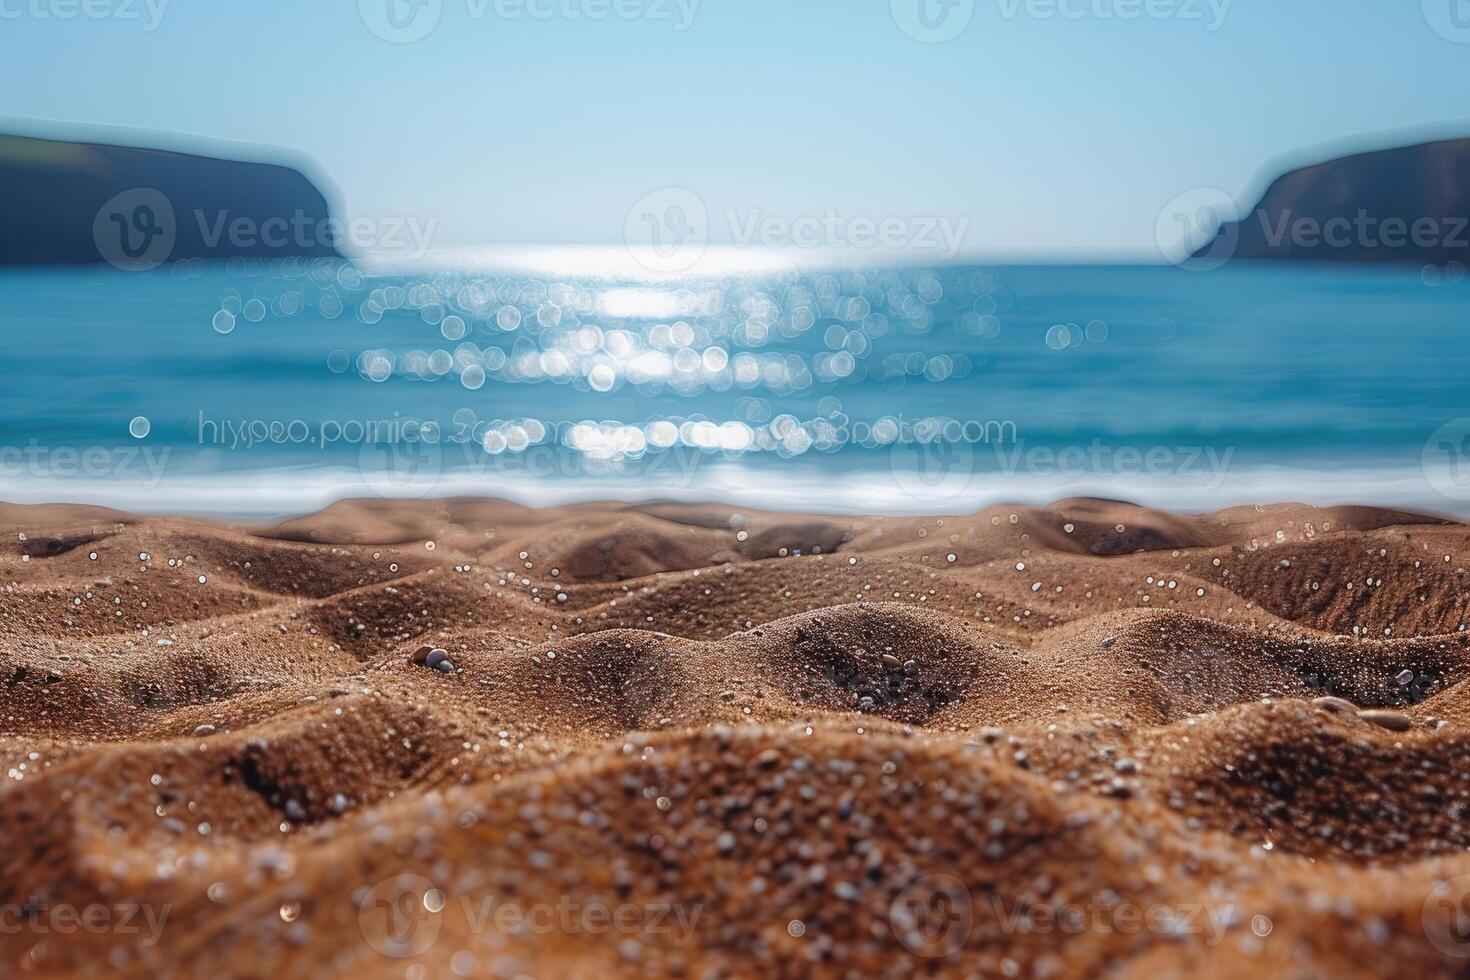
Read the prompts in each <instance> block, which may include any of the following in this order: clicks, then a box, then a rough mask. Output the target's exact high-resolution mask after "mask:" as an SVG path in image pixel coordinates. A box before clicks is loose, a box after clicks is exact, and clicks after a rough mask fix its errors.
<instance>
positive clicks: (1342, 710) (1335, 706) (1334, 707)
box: [1312, 695, 1358, 715]
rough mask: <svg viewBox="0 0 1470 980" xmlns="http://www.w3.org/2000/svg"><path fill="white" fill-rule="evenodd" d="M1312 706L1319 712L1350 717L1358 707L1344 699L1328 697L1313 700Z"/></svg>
mask: <svg viewBox="0 0 1470 980" xmlns="http://www.w3.org/2000/svg"><path fill="white" fill-rule="evenodd" d="M1312 705H1313V706H1314V707H1316V708H1317V709H1319V710H1321V711H1326V712H1329V713H1330V714H1334V715H1350V714H1352V713H1353V712H1355V711H1357V710H1358V706H1357V705H1355V704H1353V703H1352V702H1351V701H1348V700H1347V699H1345V698H1335V697H1332V696H1330V695H1329V696H1327V697H1322V698H1313V699H1312Z"/></svg>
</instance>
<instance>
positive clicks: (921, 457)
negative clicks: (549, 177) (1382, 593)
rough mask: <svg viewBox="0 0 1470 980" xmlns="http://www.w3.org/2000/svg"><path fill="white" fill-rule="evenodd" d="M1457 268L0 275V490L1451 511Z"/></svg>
mask: <svg viewBox="0 0 1470 980" xmlns="http://www.w3.org/2000/svg"><path fill="white" fill-rule="evenodd" d="M1467 334H1470V281H1467V280H1466V278H1465V277H1464V276H1463V275H1462V274H1461V273H1460V272H1458V271H1457V270H1448V271H1443V270H1437V269H1419V268H1415V267H1404V268H1399V267H1389V268H1378V267H1368V266H1364V267H1345V266H1325V265H1296V264H1287V263H1233V264H1231V265H1228V266H1225V267H1223V268H1219V269H1213V270H1209V271H1190V270H1186V269H1179V268H1173V267H1155V266H1006V265H997V266H954V265H951V266H941V267H927V268H925V267H897V268H879V267H851V266H849V267H838V268H830V269H829V268H812V267H802V268H798V267H782V268H775V269H763V270H757V271H744V272H738V273H737V272H731V273H726V274H718V275H715V274H711V275H694V276H685V277H680V278H670V277H662V276H655V275H652V274H650V275H647V276H638V275H630V274H628V273H627V272H626V271H625V270H624V271H620V272H617V273H612V272H607V273H599V271H598V269H597V264H596V263H595V262H593V263H590V264H589V263H585V262H584V263H581V264H579V266H578V268H577V271H576V273H575V274H561V275H558V274H554V270H548V269H545V268H542V269H539V270H536V271H528V270H526V269H495V268H486V267H477V266H475V265H474V264H473V263H468V264H467V263H446V264H445V265H443V266H442V267H431V268H422V267H421V268H416V269H413V270H403V269H399V270H397V271H390V270H384V269H379V268H375V267H373V266H372V265H371V264H367V263H352V262H348V261H343V260H335V259H319V260H294V259H285V260H277V261H273V262H269V263H265V262H260V261H248V262H247V261H240V260H233V261H231V262H228V263H220V264H209V263H203V262H199V261H194V262H180V263H175V264H173V265H170V266H165V267H161V268H158V269H155V270H152V271H151V272H148V273H134V272H124V271H119V270H114V269H111V268H109V267H105V266H104V267H86V268H22V269H13V270H8V271H4V272H0V363H3V365H4V368H5V371H4V375H3V385H0V499H6V500H12V501H25V502H37V501H78V502H94V503H102V504H109V505H113V506H118V507H122V508H125V509H131V510H145V511H183V512H198V513H210V514H232V515H238V516H249V517H264V516H269V515H277V514H286V513H292V512H300V511H306V510H311V509H314V508H316V507H319V506H322V505H324V504H326V503H328V502H330V501H331V500H334V499H338V498H341V497H346V496H369V497H371V496H385V497H436V496H458V495H470V494H485V495H495V496H502V497H506V498H509V499H512V500H517V501H521V502H524V503H528V504H552V503H561V502H568V501H574V500H584V499H597V498H617V499H628V500H649V499H683V500H720V501H726V502H729V503H733V504H737V505H741V506H751V507H767V508H793V509H804V510H827V511H849V512H930V513H956V512H965V511H971V510H975V509H978V508H982V507H984V506H988V505H990V504H994V503H999V502H1016V503H1047V502H1049V501H1051V500H1054V499H1057V498H1060V497H1066V496H1076V495H1095V496H1096V495H1100V496H1108V497H1114V498H1122V499H1128V500H1133V501H1137V502H1140V503H1145V504H1150V505H1159V506H1168V507H1175V508H1180V509H1190V510H1202V509H1207V508H1215V507H1221V506H1226V505H1234V504H1247V503H1260V502H1275V501H1281V500H1304V501H1309V502H1316V503H1332V502H1356V503H1374V504H1389V505H1400V506H1412V507H1419V508H1426V509H1430V510H1435V511H1442V512H1450V513H1467V512H1470V345H1467V342H1466V337H1467Z"/></svg>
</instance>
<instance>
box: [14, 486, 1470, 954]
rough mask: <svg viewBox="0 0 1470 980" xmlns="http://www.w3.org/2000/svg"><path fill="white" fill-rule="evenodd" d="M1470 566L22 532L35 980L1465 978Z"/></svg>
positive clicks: (1425, 523)
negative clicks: (91, 979)
mask: <svg viewBox="0 0 1470 980" xmlns="http://www.w3.org/2000/svg"><path fill="white" fill-rule="evenodd" d="M1467 564H1470V529H1467V528H1466V527H1465V526H1463V525H1460V524H1456V523H1450V522H1447V521H1444V520H1442V519H1439V518H1435V517H1431V516H1421V515H1414V514H1407V513H1400V512H1392V511H1385V510H1380V509H1372V508H1353V507H1339V508H1329V509H1318V508H1311V507H1307V506H1302V505H1279V506H1265V507H1257V508H1240V509H1234V510H1229V511H1223V512H1220V513H1215V514H1209V515H1202V516H1179V515H1171V514H1165V513H1160V512H1157V511H1150V510H1144V509H1140V508H1136V507H1132V506H1129V505H1127V504H1123V503H1114V502H1106V501H1096V500H1069V501H1062V502H1059V503H1057V504H1054V505H1053V506H1051V507H1049V508H1045V509H1033V508H1021V507H999V508H992V509H990V510H987V511H984V512H982V513H979V514H975V515H970V516H965V517H947V518H942V519H941V518H891V517H890V518H856V519H854V518H846V517H844V518H829V517H819V516H802V515H789V514H776V513H757V512H750V511H744V512H736V511H733V510H731V509H729V508H724V507H717V506H700V507H696V506H687V505H673V504H669V505H654V506H643V507H627V506H622V505H589V506H577V507H563V508H554V509H548V510H529V509H525V508H522V507H518V506H515V505H512V504H507V503H502V502H497V501H488V500H459V501H439V502H384V501H356V502H344V503H341V504H338V505H335V506H333V507H331V508H328V509H327V510H325V511H323V512H321V513H319V514H316V515H313V516H310V517H304V518H301V519H299V520H294V521H289V522H286V523H283V524H280V525H277V526H274V527H268V528H261V527H243V526H230V525H224V524H217V523H208V522H202V521H195V520H183V519H157V518H137V517H133V516H130V515H127V514H123V513H119V512H113V511H107V510H104V509H99V508H86V507H70V506H46V507H24V506H15V505H0V580H3V583H4V589H5V593H4V601H3V603H0V685H3V688H0V690H3V695H0V697H3V711H0V733H3V734H0V769H3V770H4V771H5V772H6V773H7V778H6V779H5V780H4V782H3V784H0V785H3V790H0V839H3V840H4V841H5V846H4V847H3V848H0V861H3V875H0V975H5V976H9V975H37V976H49V975H57V976H66V975H91V976H98V975H115V974H123V975H139V976H143V975H147V976H188V977H195V976H253V977H271V978H286V977H323V976H344V975H351V976H354V977H406V978H418V977H422V978H429V977H452V976H457V975H464V976H505V977H518V976H528V977H562V976H586V975H589V974H592V975H596V974H603V975H615V976H623V975H626V976H658V975H678V976H688V977H706V976H752V975H762V976H767V977H773V976H781V977H784V976H806V975H825V976H909V975H952V976H973V975H983V976H1002V977H1005V976H1052V977H1073V976H1099V975H1107V976H1122V977H1144V976H1148V977H1153V976H1252V977H1263V976H1278V975H1279V976H1377V975H1389V974H1393V975H1402V976H1446V977H1448V976H1466V975H1470V853H1467V847H1470V698H1467V691H1470V687H1467V686H1466V684H1465V678H1466V676H1467V673H1470V633H1467V632H1466V623H1467V622H1470V579H1467V575H1466V571H1465V568H1466V565H1467ZM438 651H442V653H440V652H438ZM441 661H443V662H442V663H441Z"/></svg>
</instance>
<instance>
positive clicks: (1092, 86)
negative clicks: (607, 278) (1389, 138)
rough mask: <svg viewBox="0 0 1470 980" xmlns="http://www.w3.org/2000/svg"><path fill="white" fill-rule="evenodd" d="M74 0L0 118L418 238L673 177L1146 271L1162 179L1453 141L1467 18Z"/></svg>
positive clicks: (1169, 191)
mask: <svg viewBox="0 0 1470 980" xmlns="http://www.w3.org/2000/svg"><path fill="white" fill-rule="evenodd" d="M82 2H83V0H0V91H4V92H5V93H6V97H5V99H4V101H3V103H0V115H3V116H5V117H9V118H10V119H12V120H47V121H55V122H64V123H68V124H82V125H83V126H87V127H91V126H99V125H105V126H119V127H130V128H137V129H144V130H154V131H167V132H169V133H179V134H189V135H192V136H198V137H207V138H211V139H227V140H239V141H245V142H248V143H256V144H266V145H270V146H277V147H285V148H290V149H292V150H295V151H299V152H301V153H303V154H305V155H306V156H307V157H309V158H310V159H311V160H313V161H315V163H316V165H317V166H318V167H319V173H322V174H326V175H329V176H330V178H331V180H332V181H333V183H334V184H335V185H336V187H337V189H338V191H339V192H340V194H341V200H342V202H343V203H344V204H345V206H346V209H347V211H348V212H349V213H351V214H358V215H368V216H374V217H382V216H410V215H412V216H420V217H425V218H432V219H433V220H434V221H436V222H437V228H436V232H435V244H440V245H444V244H470V243H517V242H545V243H565V242H615V241H618V240H620V237H621V236H622V234H623V228H624V222H625V219H626V217H627V214H628V210H629V208H630V206H632V205H633V204H634V202H636V201H637V200H638V199H639V198H641V197H643V196H644V195H646V194H648V193H650V192H651V191H655V190H656V189H658V188H661V187H665V186H681V187H686V188H689V189H692V190H694V191H695V192H696V193H697V194H698V195H699V197H700V199H701V200H703V201H704V202H705V203H706V204H707V206H708V208H709V210H710V212H711V213H712V214H716V215H721V214H728V213H732V212H733V213H739V214H742V215H751V214H763V215H780V216H785V217H788V218H796V217H801V216H807V215H822V214H824V213H826V212H828V211H835V212H837V213H840V214H844V215H860V216H866V217H869V218H872V219H875V220H882V219H884V218H886V217H889V216H913V215H924V216H936V217H942V216H950V217H954V218H956V219H959V218H963V219H964V220H966V221H968V230H967V233H966V247H967V249H969V250H971V251H976V252H980V253H984V254H989V255H996V256H1005V255H1008V254H1015V255H1026V254H1033V253H1036V252H1052V253H1058V254H1069V253H1070V254H1098V253H1110V252H1112V253H1117V254H1147V253H1149V252H1151V251H1153V250H1154V249H1155V223H1156V219H1157V218H1158V216H1159V213H1160V210H1161V208H1163V207H1164V205H1165V204H1166V203H1167V202H1168V201H1169V200H1170V199H1171V198H1174V197H1175V196H1176V195H1178V194H1180V193H1181V192H1185V191H1189V190H1191V189H1193V188H1197V187H1219V188H1223V189H1225V190H1227V191H1229V192H1230V193H1232V194H1237V193H1241V192H1244V191H1246V190H1247V189H1248V188H1251V187H1253V186H1254V185H1253V179H1254V178H1255V177H1257V176H1258V175H1259V174H1260V172H1261V169H1262V168H1263V167H1265V166H1266V165H1268V164H1269V163H1270V162H1272V161H1274V160H1277V159H1278V158H1280V157H1281V156H1282V155H1283V154H1290V153H1295V152H1298V151H1300V150H1302V149H1303V148H1311V147H1314V146H1318V145H1320V144H1333V143H1336V142H1337V141H1341V140H1350V139H1354V138H1360V137H1362V136H1363V135H1364V134H1373V133H1377V132H1381V131H1385V130H1409V131H1410V132H1408V133H1407V134H1405V135H1406V137H1407V138H1412V137H1413V136H1415V135H1417V134H1420V133H1431V134H1435V135H1438V134H1447V133H1457V132H1464V133H1470V87H1467V86H1466V85H1465V84H1464V82H1465V79H1466V78H1467V77H1470V76H1467V66H1470V0H1423V4H1422V7H1421V0H1396V2H1393V3H1384V2H1383V0H1336V2H1332V3H1327V2H1322V0H1318V2H1308V0H1234V2H1232V3H1229V4H1228V5H1226V6H1224V7H1223V8H1222V6H1221V5H1222V4H1224V3H1225V0H1214V6H1213V7H1212V6H1211V0H1059V2H1060V3H1061V7H1060V8H1058V7H1057V6H1056V5H1055V4H1054V3H1052V2H1050V0H1030V2H1025V0H956V2H957V3H959V4H960V6H959V7H956V8H955V9H954V10H952V11H950V12H949V13H950V16H951V19H950V20H948V21H944V20H940V21H938V23H940V24H941V25H942V26H941V30H946V29H950V28H954V27H956V26H962V27H963V30H961V31H959V33H958V35H957V36H955V37H954V38H953V39H950V40H947V41H943V42H941V43H928V42H925V41H922V40H918V39H916V38H914V37H912V36H910V35H909V34H906V33H905V32H904V30H903V29H902V28H901V27H900V26H899V22H900V21H907V22H909V23H913V22H914V21H913V17H912V14H913V10H912V8H913V5H914V4H915V3H918V2H920V0H698V2H697V3H696V0H682V3H683V5H684V6H683V8H682V9H681V7H680V2H681V0H430V2H438V3H439V5H440V7H439V9H438V10H437V12H435V11H433V10H427V13H428V14H432V15H435V16H436V17H437V20H434V21H433V23H434V27H433V29H432V30H430V31H429V33H428V34H427V36H425V37H423V38H422V39H419V40H415V41H411V42H408V43H393V42H390V41H385V40H383V39H382V38H380V37H378V36H376V35H375V34H374V33H373V31H372V30H370V29H369V26H368V21H369V20H372V19H373V18H374V17H377V16H379V14H378V13H375V12H374V11H375V9H378V8H382V7H383V6H384V5H385V4H386V3H387V2H389V0H362V3H361V4H359V2H358V0H311V2H303V0H249V2H244V0H239V2H231V3H226V2H221V0H86V2H87V3H91V4H94V5H95V6H94V7H92V8H91V9H92V11H93V14H94V15H97V14H102V16H91V17H89V16H86V15H83V14H79V15H77V16H75V17H72V18H71V19H62V17H61V16H60V15H61V14H64V13H67V12H69V11H70V10H72V9H73V8H75V7H76V6H77V5H79V4H81V3H82ZM148 2H151V3H152V4H153V8H152V9H151V10H150V8H149V7H148V6H147V3H148ZM393 2H403V0H393ZM923 2H926V3H935V2H937V0H923ZM526 3H530V4H535V5H539V6H537V7H536V13H537V14H545V13H550V14H551V16H533V15H532V12H531V11H530V10H528V9H527V8H526V7H525V6H524V4H526ZM692 3H693V4H695V6H694V7H693V9H692V18H688V17H687V15H688V14H689V13H690V10H689V5H690V4H692ZM159 4H163V6H162V8H161V9H160V8H159ZM374 4H377V8H374V7H373V5H374ZM487 4H488V5H487ZM497 4H499V5H500V6H499V7H497ZM966 4H973V10H970V9H968V8H967V7H966V6H965V5H966ZM618 5H622V6H618ZM905 5H907V6H905ZM1130 5H1131V6H1130ZM1456 5H1458V6H1456ZM1138 8H1142V9H1143V12H1142V13H1140V14H1139V15H1138V16H1136V17H1133V18H1125V17H1124V16H1123V14H1124V13H1126V12H1127V11H1128V10H1130V9H1135V10H1136V9H1138ZM1440 8H1443V9H1440ZM895 9H896V10H897V15H895ZM363 10H367V12H368V13H367V16H366V17H365V16H364V13H363ZM403 10H405V11H407V12H410V13H411V12H412V11H411V9H410V8H403ZM599 10H602V11H604V12H605V13H606V14H607V15H606V16H604V17H601V18H596V17H594V16H590V15H589V12H591V13H592V14H595V13H596V12H598V11H599ZM1426 10H1428V14H1426ZM563 11H571V12H576V13H580V14H581V15H582V16H580V17H569V16H566V15H565V14H564V13H563ZM618 11H621V12H622V15H620V14H619V13H618ZM936 11H937V12H940V13H942V12H944V11H943V8H939V7H935V8H931V12H936ZM1150 11H1151V12H1150ZM1455 12H1458V13H1459V14H1460V15H1461V16H1462V17H1463V20H1461V21H1455V20H1451V19H1449V15H1450V14H1451V13H1455ZM155 16H156V26H154V27H153V29H151V30H150V29H147V28H148V27H149V25H150V22H151V21H152V20H153V19H154V18H155ZM686 18H687V19H688V23H687V27H686V29H684V30H679V29H677V28H678V27H679V26H680V25H681V23H682V22H684V21H685V20H686ZM966 18H968V19H967V20H966ZM416 23H417V24H419V25H422V24H423V23H425V22H424V21H418V22H416ZM1436 23H1437V24H1438V25H1439V28H1440V29H1439V30H1436V29H1435V26H1434V25H1435V24H1436ZM1460 23H1464V24H1466V25H1467V28H1466V29H1465V30H1463V31H1462V30H1460V29H1459V27H1458V26H1457V25H1458V24H1460ZM1446 25H1448V26H1446ZM1212 27H1213V28H1214V29H1212ZM1456 38H1458V40H1456ZM31 128H34V127H31ZM81 132H83V133H88V134H93V135H95V133H93V132H92V131H90V130H82V131H81ZM170 142H172V143H174V144H175V145H178V144H179V142H180V141H179V140H177V139H176V138H170ZM728 232H729V229H728V227H725V226H722V225H721V222H720V221H718V220H716V221H714V222H713V223H712V225H711V231H710V237H711V239H712V240H714V241H720V240H722V239H723V238H724V237H726V235H727V234H728Z"/></svg>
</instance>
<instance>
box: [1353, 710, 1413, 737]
mask: <svg viewBox="0 0 1470 980" xmlns="http://www.w3.org/2000/svg"><path fill="white" fill-rule="evenodd" d="M1358 717H1359V718H1361V719H1363V720H1364V721H1366V722H1368V723H1370V724H1373V725H1377V726H1378V727H1379V728H1387V729H1388V730H1389V731H1391V732H1406V731H1408V730H1409V728H1410V727H1411V726H1412V725H1413V724H1414V719H1412V718H1410V717H1409V716H1408V715H1406V714H1404V713H1403V712H1401V711H1381V710H1378V709H1376V708H1375V709H1372V710H1369V711H1359V712H1358Z"/></svg>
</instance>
